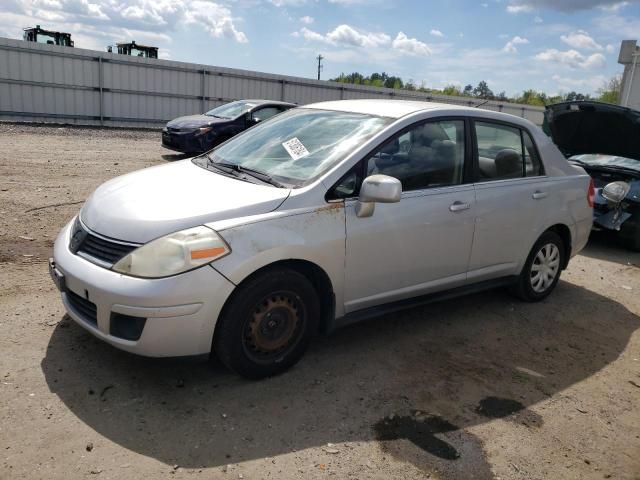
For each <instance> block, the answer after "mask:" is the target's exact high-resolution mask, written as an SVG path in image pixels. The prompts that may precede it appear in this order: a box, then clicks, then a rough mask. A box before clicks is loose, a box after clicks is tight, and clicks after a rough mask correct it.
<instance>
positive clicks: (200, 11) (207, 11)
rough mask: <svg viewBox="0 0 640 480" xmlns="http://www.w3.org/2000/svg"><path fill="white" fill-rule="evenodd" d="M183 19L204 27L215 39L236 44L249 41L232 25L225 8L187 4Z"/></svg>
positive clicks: (215, 5) (197, 2)
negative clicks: (227, 40)
mask: <svg viewBox="0 0 640 480" xmlns="http://www.w3.org/2000/svg"><path fill="white" fill-rule="evenodd" d="M185 19H186V22H187V23H195V24H198V25H200V26H202V27H204V28H205V30H207V31H208V32H209V33H210V34H211V36H213V37H215V38H230V39H233V40H235V41H236V42H238V43H247V42H248V41H249V40H248V39H247V36H246V35H245V34H244V32H241V31H239V30H238V29H237V28H236V26H235V25H234V22H233V19H232V18H231V12H230V11H229V9H228V8H227V7H223V6H221V5H218V4H215V3H211V2H207V1H202V0H196V1H194V2H191V3H190V4H189V10H188V11H187V14H186V16H185Z"/></svg>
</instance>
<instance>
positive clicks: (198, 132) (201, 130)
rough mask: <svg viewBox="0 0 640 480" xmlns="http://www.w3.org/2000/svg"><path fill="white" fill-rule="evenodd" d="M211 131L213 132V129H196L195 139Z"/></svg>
mask: <svg viewBox="0 0 640 480" xmlns="http://www.w3.org/2000/svg"><path fill="white" fill-rule="evenodd" d="M211 130H213V127H200V128H198V129H196V135H195V136H196V137H199V136H200V135H204V134H205V133H209V132H210V131H211Z"/></svg>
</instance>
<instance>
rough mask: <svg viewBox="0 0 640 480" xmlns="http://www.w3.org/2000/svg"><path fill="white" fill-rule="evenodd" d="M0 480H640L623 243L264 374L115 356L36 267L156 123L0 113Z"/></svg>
mask: <svg viewBox="0 0 640 480" xmlns="http://www.w3.org/2000/svg"><path fill="white" fill-rule="evenodd" d="M0 145H2V151H1V152H0V333H1V335H0V382H1V383H0V455H1V459H0V478H2V479H13V478H28V479H39V478H47V479H75V478H97V479H107V478H111V479H137V478H141V479H148V478H154V479H155V478H194V477H202V478H216V479H218V478H220V479H233V478H245V479H259V478H260V479H261V478H266V479H293V478H300V479H315V478H323V479H324V478H339V479H369V478H372V479H388V478H408V479H411V478H434V479H447V480H457V479H490V478H495V479H600V478H615V479H640V333H639V328H640V317H639V315H640V295H639V292H640V254H635V253H630V252H628V251H626V250H624V249H623V248H622V247H620V246H618V245H617V244H616V243H615V242H614V241H613V239H611V238H610V237H607V236H596V237H594V238H593V239H592V241H591V243H590V245H589V246H588V248H587V249H586V250H585V251H584V252H583V253H582V254H581V255H580V256H578V257H576V258H575V259H574V260H573V261H572V262H571V265H570V267H569V269H568V270H567V271H566V272H564V274H563V277H562V281H561V282H560V284H559V285H558V288H557V290H556V292H554V294H553V295H552V296H551V297H550V298H548V299H547V300H545V301H544V302H542V303H539V304H535V305H531V304H523V303H520V302H518V301H516V300H514V299H513V298H512V297H510V296H509V295H508V294H506V293H505V292H503V291H501V290H497V291H491V292H486V293H482V294H478V295H473V296H470V297H466V298H463V299H457V300H453V301H447V302H442V303H438V304H433V305H430V306H428V307H423V308H417V309H413V310H408V311H405V312H402V313H398V314H394V315H388V316H386V317H382V318H379V319H377V320H373V321H370V322H367V323H363V324H359V325H354V326H351V327H349V328H346V329H343V330H341V331H338V332H336V333H335V334H333V335H332V336H330V337H328V338H324V337H323V338H319V339H318V340H317V341H316V342H315V343H314V345H313V347H312V348H311V350H310V352H308V354H307V355H306V357H305V358H304V359H303V360H302V361H301V362H300V364H299V365H297V366H296V367H295V368H294V369H292V370H291V371H290V372H288V373H286V374H284V375H282V376H279V377H277V378H273V379H269V380H264V381H260V382H248V381H245V380H242V379H240V378H238V377H236V376H234V375H232V374H230V373H228V372H226V371H225V370H224V369H223V368H222V367H221V366H220V365H218V364H217V363H215V362H212V363H209V364H207V363H195V362H189V361H184V360H183V361H180V360H151V359H144V358H139V357H135V356H132V355H128V354H125V353H123V352H120V351H117V350H115V349H113V348H111V347H109V346H107V345H105V344H103V343H101V342H99V341H97V340H95V339H94V338H93V337H91V336H90V335H89V334H87V333H85V332H84V330H82V329H81V328H80V327H78V326H76V325H75V324H74V323H73V322H72V321H70V320H69V319H68V317H66V316H65V315H64V311H63V309H62V305H61V301H60V298H59V295H58V293H57V292H56V291H55V289H54V287H53V284H52V282H51V281H50V279H49V277H48V274H47V266H46V260H47V258H48V257H49V256H50V253H51V246H52V242H53V239H54V238H55V236H56V234H57V232H58V231H59V230H60V228H61V227H62V226H63V225H64V223H65V222H67V221H68V220H69V219H70V218H71V217H72V216H73V215H74V214H75V213H76V212H77V211H78V209H79V208H80V205H81V203H82V202H83V200H84V199H85V198H86V197H87V196H88V195H89V194H90V193H91V191H92V190H94V189H95V188H96V187H97V186H98V185H99V184H100V183H102V182H104V181H105V180H107V179H109V178H111V177H114V176H116V175H120V174H123V173H125V172H128V171H131V170H136V169H140V168H144V167H147V166H150V165H155V164H161V163H164V162H167V161H173V160H176V159H179V158H182V157H180V156H177V155H171V154H169V153H168V152H167V151H166V150H163V149H162V148H161V147H160V145H159V133H158V132H150V131H132V132H125V131H120V130H115V129H114V130H100V129H82V128H58V127H37V126H26V125H12V124H0Z"/></svg>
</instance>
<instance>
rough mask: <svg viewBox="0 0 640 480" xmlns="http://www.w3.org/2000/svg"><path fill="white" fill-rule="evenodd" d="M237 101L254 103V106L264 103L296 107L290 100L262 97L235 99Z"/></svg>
mask: <svg viewBox="0 0 640 480" xmlns="http://www.w3.org/2000/svg"><path fill="white" fill-rule="evenodd" d="M237 101H238V102H246V103H254V104H255V106H256V107H257V106H260V105H264V104H269V105H285V106H287V107H297V105H296V104H295V103H290V102H281V101H280V100H264V99H259V98H258V99H255V98H244V99H242V100H237Z"/></svg>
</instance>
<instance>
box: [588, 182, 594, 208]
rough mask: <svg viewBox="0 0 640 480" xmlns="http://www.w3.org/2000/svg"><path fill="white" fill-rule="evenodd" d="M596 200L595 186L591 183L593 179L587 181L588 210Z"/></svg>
mask: <svg viewBox="0 0 640 480" xmlns="http://www.w3.org/2000/svg"><path fill="white" fill-rule="evenodd" d="M595 198H596V186H595V185H594V183H593V178H592V179H591V180H590V181H589V190H588V191H587V203H588V204H589V208H593V201H594V200H595Z"/></svg>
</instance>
